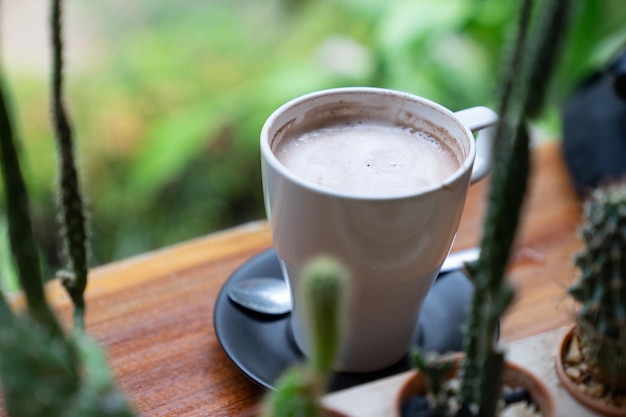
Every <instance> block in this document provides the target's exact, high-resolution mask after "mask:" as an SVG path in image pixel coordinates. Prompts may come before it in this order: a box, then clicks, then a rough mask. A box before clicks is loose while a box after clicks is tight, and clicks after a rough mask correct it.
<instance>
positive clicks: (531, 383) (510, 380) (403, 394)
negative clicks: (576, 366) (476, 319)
mask: <svg viewBox="0 0 626 417" xmlns="http://www.w3.org/2000/svg"><path fill="white" fill-rule="evenodd" d="M461 359H462V357H458V358H456V361H457V366H456V367H455V369H454V370H453V371H452V372H456V370H457V369H458V365H459V364H460V361H461ZM413 373H414V375H413V377H412V378H410V379H409V380H408V381H407V382H406V384H405V385H404V386H403V387H402V388H401V389H400V391H399V392H398V397H397V400H396V410H397V411H396V416H395V417H400V416H401V411H400V410H401V407H402V404H404V403H405V402H406V401H408V399H409V398H411V397H412V396H413V395H416V394H418V393H422V392H424V391H425V390H426V378H425V375H424V374H423V373H421V372H419V371H413ZM503 378H504V384H505V385H508V386H510V387H513V388H524V389H527V390H528V392H529V393H530V396H531V398H532V399H533V402H534V403H535V404H536V405H537V408H538V410H539V411H540V412H541V415H542V416H543V417H557V407H556V400H555V398H554V395H553V394H552V392H551V391H550V390H549V389H548V387H547V386H546V385H545V384H544V383H543V382H542V381H541V380H540V379H539V378H538V377H537V376H536V375H535V374H533V373H532V372H530V371H529V370H527V369H526V368H523V367H521V366H519V365H517V364H514V363H512V362H506V368H505V370H504V376H503Z"/></svg>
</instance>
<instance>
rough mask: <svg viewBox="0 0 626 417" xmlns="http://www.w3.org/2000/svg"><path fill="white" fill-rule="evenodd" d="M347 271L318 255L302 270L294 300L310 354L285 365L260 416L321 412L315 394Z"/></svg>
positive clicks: (336, 331)
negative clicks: (305, 359) (304, 360)
mask: <svg viewBox="0 0 626 417" xmlns="http://www.w3.org/2000/svg"><path fill="white" fill-rule="evenodd" d="M347 280H348V272H347V271H346V270H345V268H344V267H343V266H342V265H341V264H340V263H338V262H337V261H335V260H333V259H331V258H327V257H319V258H315V259H313V260H312V261H311V262H309V263H308V264H307V265H306V266H305V268H304V269H303V271H302V276H301V283H300V291H299V292H298V294H297V295H296V297H297V299H296V301H297V302H300V303H302V305H303V306H304V311H305V322H307V323H308V326H307V328H308V329H309V336H310V340H311V346H312V349H311V358H310V360H309V361H308V362H307V363H305V364H304V365H301V366H295V367H293V368H290V369H288V370H287V371H286V372H285V373H284V374H283V375H282V376H281V377H280V378H279V380H278V382H277V383H276V391H275V392H273V393H270V395H269V396H268V397H267V398H266V399H265V403H264V410H263V416H264V417H292V416H294V417H295V416H299V417H318V416H321V415H322V414H321V412H322V411H321V407H320V403H319V398H320V397H321V396H322V395H323V394H324V392H325V391H326V382H327V380H328V376H329V374H330V371H331V366H332V364H333V360H334V358H335V353H336V350H337V347H338V345H339V335H340V333H341V316H342V315H341V306H342V299H343V297H344V294H345V291H346V287H347Z"/></svg>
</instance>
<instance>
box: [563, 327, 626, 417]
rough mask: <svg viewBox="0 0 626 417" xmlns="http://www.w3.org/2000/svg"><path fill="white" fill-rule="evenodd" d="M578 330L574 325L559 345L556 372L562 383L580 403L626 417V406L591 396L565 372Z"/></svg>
mask: <svg viewBox="0 0 626 417" xmlns="http://www.w3.org/2000/svg"><path fill="white" fill-rule="evenodd" d="M575 331H576V326H575V325H574V326H572V328H571V329H569V330H568V331H567V332H565V334H564V335H563V337H561V339H560V341H559V344H558V345H557V347H558V350H557V355H556V373H557V375H558V376H559V379H560V380H561V384H563V386H564V387H565V389H566V390H567V391H568V392H569V393H570V395H571V396H572V397H574V398H575V399H576V400H577V401H578V402H579V403H581V404H583V405H584V406H585V407H587V408H589V409H590V410H593V411H595V412H596V413H598V414H602V415H605V416H611V417H626V407H615V406H612V405H608V404H606V403H605V402H603V401H601V400H599V399H597V398H594V397H591V396H589V395H587V394H586V393H584V392H583V391H581V390H580V389H578V387H577V386H576V384H575V383H574V382H573V381H572V380H571V379H570V377H569V376H568V375H567V374H566V373H565V365H564V364H563V357H564V356H565V355H566V353H567V350H568V348H569V344H570V342H571V340H572V337H574V333H575Z"/></svg>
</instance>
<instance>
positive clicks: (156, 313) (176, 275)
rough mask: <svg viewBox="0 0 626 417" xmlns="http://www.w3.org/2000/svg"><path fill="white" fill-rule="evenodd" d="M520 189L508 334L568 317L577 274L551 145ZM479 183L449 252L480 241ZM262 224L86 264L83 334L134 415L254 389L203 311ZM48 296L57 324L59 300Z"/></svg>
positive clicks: (241, 396) (259, 243)
mask: <svg viewBox="0 0 626 417" xmlns="http://www.w3.org/2000/svg"><path fill="white" fill-rule="evenodd" d="M534 156H535V158H534V170H533V175H532V178H531V185H530V195H529V198H528V200H527V205H526V207H525V216H524V223H523V227H522V229H521V233H520V235H519V240H518V242H517V245H516V250H515V256H514V260H513V262H512V268H511V271H510V278H511V281H512V282H513V283H514V285H515V286H516V287H517V288H518V290H519V295H518V298H517V300H516V303H515V304H514V306H513V307H512V309H511V310H510V311H509V313H508V314H507V315H506V317H505V318H504V320H503V321H502V331H501V338H502V340H503V341H505V342H506V341H512V340H517V339H520V338H524V337H527V336H530V335H533V334H538V333H540V332H543V331H547V330H550V329H554V328H557V327H560V326H562V325H564V324H566V323H567V322H569V321H570V320H571V318H572V308H573V307H572V305H571V304H570V303H569V302H568V301H566V300H567V298H566V295H565V293H566V292H565V288H566V286H567V284H568V283H569V282H570V281H571V280H572V278H573V277H574V275H575V271H574V269H573V267H572V265H571V259H572V255H573V254H574V252H575V251H576V250H577V249H578V248H579V246H580V243H579V241H578V239H577V235H576V230H577V227H578V224H579V219H580V202H579V200H578V198H577V197H576V195H575V194H574V192H573V190H572V188H571V185H570V182H569V181H570V180H569V177H568V175H567V173H566V171H565V167H564V165H563V161H562V157H561V152H560V148H559V146H558V144H548V145H543V146H541V147H540V148H538V149H537V150H536V151H535V153H534ZM486 190H487V185H486V184H485V183H481V184H478V185H476V186H474V187H472V189H471V192H470V195H469V197H468V202H467V206H466V209H465V212H464V217H463V220H462V224H461V227H460V230H459V232H458V236H457V239H456V242H455V247H456V248H457V249H462V248H466V247H469V246H473V245H475V244H476V243H477V242H478V240H479V237H480V232H481V224H482V223H481V219H482V215H483V212H484V197H485V193H486ZM270 245H271V237H270V235H269V232H268V228H267V225H266V224H265V222H263V221H259V222H254V223H250V224H244V225H242V226H239V227H236V228H233V229H229V230H226V231H222V232H218V233H213V234H210V235H207V236H205V237H202V238H199V239H197V240H193V241H189V242H185V243H182V244H179V245H176V246H173V247H169V248H166V249H163V250H158V251H155V252H151V253H147V254H145V255H141V256H137V257H134V258H131V259H128V260H124V261H120V262H115V263H112V264H109V265H105V266H102V267H98V268H95V269H94V270H93V271H92V273H91V278H90V279H91V281H90V284H89V288H88V291H87V300H88V301H87V302H88V317H87V326H88V331H89V332H90V333H91V334H92V335H93V336H94V337H95V338H96V339H98V340H99V341H100V342H101V343H102V345H103V346H104V347H105V348H106V350H107V351H108V354H109V357H110V363H111V366H112V368H113V370H114V373H115V374H116V376H117V380H118V382H119V385H120V386H121V388H122V389H123V391H125V392H126V393H127V395H128V397H129V399H130V400H131V402H132V403H133V404H134V406H135V408H136V410H138V412H139V413H140V414H141V415H143V416H164V415H172V416H213V417H216V416H237V415H239V414H242V413H243V412H245V411H246V410H248V409H249V408H250V407H251V406H252V405H253V404H255V403H257V402H258V401H259V399H260V397H261V395H262V393H263V391H262V390H261V389H260V388H258V387H257V386H256V385H254V384H253V383H252V382H250V381H249V380H248V379H247V378H246V377H245V376H244V375H242V374H241V373H240V372H239V371H238V370H237V368H236V367H235V366H234V365H233V364H232V363H231V362H230V360H229V359H228V357H227V356H226V355H225V354H224V352H223V351H222V349H221V348H220V345H219V344H218V341H217V339H216V336H215V332H214V329H213V306H214V303H215V300H216V297H217V294H218V292H219V290H220V288H221V286H222V285H223V284H224V282H225V281H226V279H227V278H228V276H229V275H230V274H231V273H232V272H233V271H234V270H235V269H236V268H237V267H239V266H240V265H241V264H242V263H244V262H245V261H246V260H247V259H248V258H250V257H251V256H253V255H255V254H257V253H258V252H260V251H262V250H263V249H266V248H268V247H270ZM49 293H50V297H51V299H52V300H53V302H54V304H55V306H56V307H57V309H58V311H59V312H60V314H61V315H62V316H63V317H64V319H65V320H66V322H69V307H68V301H67V298H66V297H65V295H64V293H63V292H62V291H61V290H60V289H59V288H58V286H55V285H52V286H51V288H50V292H49Z"/></svg>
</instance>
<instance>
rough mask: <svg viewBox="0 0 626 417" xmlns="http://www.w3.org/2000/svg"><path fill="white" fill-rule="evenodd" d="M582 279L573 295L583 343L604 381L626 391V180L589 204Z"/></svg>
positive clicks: (579, 257) (581, 256) (572, 288)
mask: <svg viewBox="0 0 626 417" xmlns="http://www.w3.org/2000/svg"><path fill="white" fill-rule="evenodd" d="M580 235H581V238H582V241H583V243H584V247H583V249H582V250H581V251H580V252H579V253H577V255H576V258H575V264H576V266H577V267H578V268H579V269H580V272H581V275H580V279H579V280H578V281H577V282H576V283H575V284H573V285H572V286H570V287H569V293H570V294H571V295H572V297H573V298H574V299H575V300H577V301H578V302H580V304H581V308H580V310H579V311H578V313H577V316H576V321H577V324H578V329H579V333H580V336H581V338H582V344H583V345H585V346H587V347H588V348H589V354H588V357H589V359H590V361H591V363H592V365H593V368H594V369H595V370H596V371H597V372H598V375H599V377H600V379H601V380H602V381H604V382H605V383H607V384H609V385H611V386H617V387H621V388H626V180H624V181H622V182H621V183H616V184H612V185H608V186H605V187H600V188H597V189H596V190H594V191H593V193H592V194H591V195H590V196H589V197H588V199H587V200H586V201H585V204H584V210H583V224H582V227H581V231H580Z"/></svg>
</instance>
